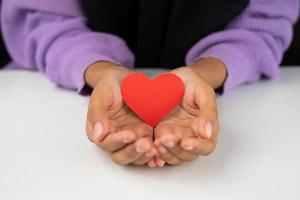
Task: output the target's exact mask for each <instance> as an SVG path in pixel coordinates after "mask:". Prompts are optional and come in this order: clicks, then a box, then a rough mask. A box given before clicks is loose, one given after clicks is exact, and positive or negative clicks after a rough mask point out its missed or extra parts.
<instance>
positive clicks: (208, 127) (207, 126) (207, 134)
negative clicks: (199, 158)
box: [205, 122, 213, 139]
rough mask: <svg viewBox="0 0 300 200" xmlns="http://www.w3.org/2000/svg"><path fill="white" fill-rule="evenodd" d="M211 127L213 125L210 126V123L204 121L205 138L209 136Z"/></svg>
mask: <svg viewBox="0 0 300 200" xmlns="http://www.w3.org/2000/svg"><path fill="white" fill-rule="evenodd" d="M212 128H213V127H212V124H211V123H210V122H208V123H206V125H205V134H206V137H207V139H210V138H211V135H212Z"/></svg>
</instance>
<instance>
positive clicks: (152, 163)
mask: <svg viewBox="0 0 300 200" xmlns="http://www.w3.org/2000/svg"><path fill="white" fill-rule="evenodd" d="M148 166H149V167H151V168H153V167H155V161H154V160H151V161H149V162H148Z"/></svg>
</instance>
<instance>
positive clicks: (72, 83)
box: [1, 0, 134, 92]
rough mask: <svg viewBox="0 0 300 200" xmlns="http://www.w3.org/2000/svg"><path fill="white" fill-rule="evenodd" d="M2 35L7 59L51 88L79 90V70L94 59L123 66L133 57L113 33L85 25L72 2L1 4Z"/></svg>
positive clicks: (46, 0) (12, 1) (81, 72)
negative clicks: (41, 77) (42, 75)
mask: <svg viewBox="0 0 300 200" xmlns="http://www.w3.org/2000/svg"><path fill="white" fill-rule="evenodd" d="M2 4H3V5H2V11H3V12H2V13H1V14H2V18H1V19H2V26H3V35H4V38H5V41H6V45H7V48H8V51H9V52H10V54H11V57H12V59H13V61H14V62H15V63H16V64H18V66H20V67H21V68H24V69H36V70H39V71H42V72H44V73H45V74H46V75H47V76H48V77H49V79H51V80H52V81H53V82H54V83H56V84H57V85H60V86H62V87H65V88H69V89H77V90H78V91H79V92H80V91H81V90H82V88H83V87H84V85H85V81H84V72H85V70H86V69H87V67H88V66H90V65H91V64H93V63H95V62H98V61H108V62H112V63H115V64H118V65H124V66H128V67H132V66H133V60H134V56H133V54H132V53H131V52H130V50H129V49H128V47H127V45H126V43H125V42H124V41H123V40H122V39H120V38H118V37H116V36H113V35H110V34H105V33H95V32H92V31H91V30H89V29H88V28H87V27H86V25H85V22H86V19H85V18H84V16H83V14H82V12H81V9H80V6H79V3H78V1H75V0H64V1H61V0H43V1H40V0H26V1H19V0H3V1H2Z"/></svg>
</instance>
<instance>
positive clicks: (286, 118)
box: [0, 68, 300, 200]
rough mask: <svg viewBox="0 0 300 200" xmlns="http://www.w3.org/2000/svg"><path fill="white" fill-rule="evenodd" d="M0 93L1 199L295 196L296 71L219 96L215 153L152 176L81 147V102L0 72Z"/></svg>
mask: <svg viewBox="0 0 300 200" xmlns="http://www.w3.org/2000/svg"><path fill="white" fill-rule="evenodd" d="M150 73H157V72H156V71H150ZM0 91H1V93H0V99H1V101H0V111H1V112H0V123H1V126H0V158H1V160H0V199H3V200H4V199H5V200H11V199H22V200H27V199H28V200H41V199H43V200H45V199H49V200H50V199H51V200H53V199H56V200H57V199H64V200H65V199H71V198H72V199H74V200H77V199H132V200H134V199H143V200H150V199H151V200H153V199H166V198H167V199H173V200H177V199H183V198H187V199H205V200H212V199H216V200H220V199H230V200H232V199H239V200H240V199H243V200H247V199H249V200H250V199H251V200H253V199H286V198H287V197H288V199H289V200H299V199H300V190H299V185H300V93H299V91H300V68H286V69H282V71H281V75H280V76H279V78H277V79H275V80H273V81H261V82H259V83H255V84H252V85H244V86H241V87H239V88H237V89H235V90H233V91H230V92H228V93H226V94H225V95H223V96H222V97H218V104H219V112H220V121H221V124H222V130H221V134H220V138H219V143H218V147H217V149H216V151H215V152H214V153H213V154H212V155H210V156H208V157H201V158H200V159H198V160H196V161H194V162H190V163H186V164H184V165H181V166H177V167H165V168H157V169H149V168H147V167H128V166H127V167H121V166H118V165H116V164H114V163H113V162H112V161H111V160H110V159H109V157H108V156H107V155H106V154H105V153H104V152H102V151H100V150H98V149H97V148H96V147H95V146H94V145H92V144H91V143H90V142H89V141H88V140H87V138H86V136H85V116H86V110H87V104H88V97H81V96H79V95H78V94H76V93H75V92H72V91H66V90H63V89H60V88H57V87H56V86H54V84H52V83H50V82H49V81H48V80H47V79H46V78H45V77H44V76H43V75H41V74H39V73H35V72H26V71H1V72H0ZM102 197H103V198H102Z"/></svg>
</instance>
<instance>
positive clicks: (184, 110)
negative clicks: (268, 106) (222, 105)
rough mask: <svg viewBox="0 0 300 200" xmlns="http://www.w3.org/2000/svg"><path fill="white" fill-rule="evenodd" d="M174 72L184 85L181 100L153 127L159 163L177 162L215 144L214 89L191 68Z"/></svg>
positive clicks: (216, 123) (216, 119)
mask: <svg viewBox="0 0 300 200" xmlns="http://www.w3.org/2000/svg"><path fill="white" fill-rule="evenodd" d="M171 73H174V74H176V75H177V76H179V77H180V78H181V79H182V80H183V82H184V84H185V94H184V97H183V100H182V103H181V104H180V105H179V106H178V107H177V108H176V109H175V110H174V111H173V112H172V113H171V114H170V115H169V116H168V117H167V118H166V119H164V120H163V121H162V122H160V123H159V124H158V125H157V126H156V127H155V130H154V137H155V145H156V148H157V149H158V152H159V153H158V155H157V156H156V158H155V161H156V164H157V165H158V166H163V165H164V164H165V163H167V164H169V165H178V164H181V163H182V162H183V161H192V160H195V159H196V158H197V157H198V156H199V155H208V154H210V153H211V152H212V151H213V150H214V149H215V146H216V141H217V137H218V132H219V121H218V111H217V103H216V97H215V93H214V89H213V88H212V87H211V86H210V85H209V84H208V83H207V82H205V81H204V80H203V79H202V78H201V77H200V76H199V75H198V74H197V73H196V71H195V70H194V69H193V68H192V67H181V68H177V69H175V70H173V71H171Z"/></svg>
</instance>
